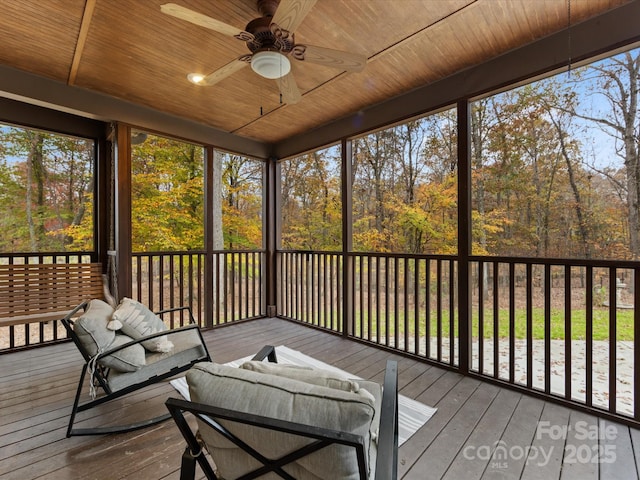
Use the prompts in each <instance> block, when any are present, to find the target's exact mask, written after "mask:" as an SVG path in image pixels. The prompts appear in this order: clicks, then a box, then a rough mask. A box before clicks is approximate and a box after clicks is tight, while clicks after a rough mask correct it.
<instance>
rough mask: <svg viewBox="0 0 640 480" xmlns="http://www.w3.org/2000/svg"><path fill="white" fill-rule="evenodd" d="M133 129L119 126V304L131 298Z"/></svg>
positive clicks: (117, 218) (117, 163) (117, 215)
mask: <svg viewBox="0 0 640 480" xmlns="http://www.w3.org/2000/svg"><path fill="white" fill-rule="evenodd" d="M130 141H131V128H130V127H129V126H127V125H121V124H119V125H118V126H117V141H116V146H115V149H116V193H115V195H116V199H115V200H116V202H115V205H116V212H115V213H116V215H115V222H116V235H115V240H116V265H117V271H118V275H117V278H118V296H119V298H118V300H120V299H121V298H123V297H131V281H132V278H131V276H132V272H133V270H132V267H131V261H132V255H131V253H132V251H131V143H130Z"/></svg>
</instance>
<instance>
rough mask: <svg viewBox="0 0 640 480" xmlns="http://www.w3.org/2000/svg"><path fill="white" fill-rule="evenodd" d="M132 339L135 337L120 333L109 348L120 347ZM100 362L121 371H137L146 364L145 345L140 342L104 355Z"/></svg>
mask: <svg viewBox="0 0 640 480" xmlns="http://www.w3.org/2000/svg"><path fill="white" fill-rule="evenodd" d="M131 341H133V338H131V337H128V336H126V335H122V334H120V333H118V334H116V335H115V338H114V340H113V342H112V343H111V345H109V348H108V349H109V350H110V349H112V348H116V347H119V346H120V345H124V344H125V343H128V342H131ZM98 363H100V364H101V365H104V366H105V367H109V368H113V369H114V370H117V371H119V372H135V371H136V370H138V369H139V368H140V367H142V366H144V365H145V357H144V347H143V346H142V345H140V344H139V343H137V344H134V345H131V346H129V347H127V348H123V349H122V350H118V351H117V352H115V353H112V354H111V355H108V356H106V357H102V358H101V359H100V360H99V361H98Z"/></svg>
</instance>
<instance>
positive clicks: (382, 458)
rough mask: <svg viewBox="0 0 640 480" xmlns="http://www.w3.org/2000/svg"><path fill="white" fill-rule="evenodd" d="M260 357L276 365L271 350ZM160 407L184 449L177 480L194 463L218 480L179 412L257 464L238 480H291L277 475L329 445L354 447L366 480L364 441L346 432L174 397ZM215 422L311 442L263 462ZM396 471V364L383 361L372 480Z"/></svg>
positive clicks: (391, 478)
mask: <svg viewBox="0 0 640 480" xmlns="http://www.w3.org/2000/svg"><path fill="white" fill-rule="evenodd" d="M265 358H267V359H268V360H269V361H271V362H276V353H275V349H274V347H273V346H265V347H263V349H262V350H261V351H260V352H259V353H258V354H257V355H256V356H255V357H254V358H253V360H264V359H265ZM166 405H167V408H168V409H169V412H170V414H171V416H172V417H173V419H174V421H175V423H176V425H177V426H178V428H179V430H180V432H181V433H182V436H183V437H184V439H185V441H186V442H187V447H186V449H185V451H184V453H183V455H182V464H181V471H180V479H181V480H192V479H193V478H195V471H196V462H197V463H198V464H199V465H200V468H201V469H202V471H203V472H204V474H205V475H206V477H207V478H208V479H210V480H217V479H218V477H217V476H216V475H215V472H214V471H213V468H212V467H211V464H210V463H209V462H208V460H207V458H206V457H205V455H204V452H203V450H202V448H203V447H202V445H201V444H200V442H199V441H198V438H197V435H196V433H194V431H193V430H192V429H191V426H190V425H189V423H188V422H187V420H186V418H185V416H184V412H190V413H191V414H193V415H194V416H195V417H197V418H198V419H200V420H201V421H203V422H205V423H206V424H207V425H208V426H210V427H211V428H213V429H215V430H216V431H217V432H218V433H219V434H221V435H223V436H224V437H225V438H226V439H228V440H229V441H231V442H233V443H234V444H236V445H237V446H238V447H239V448H241V449H242V450H244V451H245V452H246V453H248V454H249V455H251V456H252V457H253V458H255V459H256V460H258V461H259V462H260V463H261V464H262V466H261V467H259V468H257V469H255V470H253V471H252V472H249V473H247V474H246V475H244V476H242V477H241V479H242V480H248V479H252V478H258V477H260V476H262V475H265V474H266V473H269V472H273V473H275V474H277V475H278V476H280V477H282V478H284V479H288V480H295V479H294V478H293V477H292V476H291V475H289V474H288V473H287V472H286V471H284V470H283V467H284V466H285V465H287V464H288V463H291V462H293V461H295V460H297V459H299V458H302V457H304V456H306V455H309V454H311V453H313V452H315V451H317V450H320V449H322V448H324V447H326V446H329V445H333V444H339V445H346V446H349V447H353V448H355V450H356V457H357V459H358V468H359V470H360V478H361V480H366V479H367V478H368V477H367V467H366V465H365V453H364V452H365V449H366V448H367V445H366V444H365V438H364V437H363V436H360V435H355V434H352V433H349V432H341V431H336V430H329V429H325V428H318V427H313V426H309V425H303V424H299V423H293V422H288V421H282V420H277V419H274V418H268V417H263V416H258V415H251V414H247V413H242V412H237V411H234V410H228V409H223V408H217V407H212V406H210V405H203V404H200V403H194V402H189V401H186V400H181V399H176V398H170V399H168V400H167V402H166ZM219 420H227V421H232V422H237V423H243V424H247V425H252V426H255V427H261V428H269V429H272V430H277V431H280V432H284V433H289V434H292V435H298V436H301V437H307V438H312V439H314V440H315V441H314V442H312V443H310V444H308V445H306V446H305V447H303V448H300V449H299V450H296V451H294V452H290V453H288V454H287V455H285V456H283V457H282V458H278V459H268V458H265V457H264V456H263V455H261V454H260V453H259V452H258V451H256V450H255V449H253V448H252V447H250V446H249V445H247V444H246V443H245V442H243V441H242V440H240V439H239V438H237V437H236V436H234V435H233V433H231V432H230V431H229V430H228V429H227V428H225V427H224V426H222V425H221V424H220V423H219ZM397 466H398V365H397V362H395V361H392V360H389V361H388V362H387V365H386V371H385V377H384V383H383V391H382V406H381V412H380V426H379V433H378V455H377V460H376V469H375V477H376V480H395V479H396V478H397V471H398V468H397Z"/></svg>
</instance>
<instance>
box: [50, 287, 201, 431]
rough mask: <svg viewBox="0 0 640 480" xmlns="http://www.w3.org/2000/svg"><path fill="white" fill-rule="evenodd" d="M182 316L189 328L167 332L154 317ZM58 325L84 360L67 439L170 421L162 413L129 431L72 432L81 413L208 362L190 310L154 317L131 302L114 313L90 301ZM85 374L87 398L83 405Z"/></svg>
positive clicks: (88, 429) (73, 311)
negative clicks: (180, 314)
mask: <svg viewBox="0 0 640 480" xmlns="http://www.w3.org/2000/svg"><path fill="white" fill-rule="evenodd" d="M180 310H187V311H188V314H189V318H190V321H191V323H190V324H189V325H186V326H184V327H180V328H175V329H171V330H168V329H167V328H166V326H165V325H164V323H163V321H162V320H161V318H160V317H159V316H158V315H164V314H167V313H169V312H178V311H180ZM80 312H82V313H81V314H80ZM78 314H80V316H78ZM75 317H77V318H75ZM62 323H63V325H64V326H65V328H66V329H67V332H68V334H69V336H70V337H71V339H72V340H73V341H74V343H75V345H76V347H77V348H78V350H79V351H80V353H81V354H82V357H83V359H84V365H83V366H82V372H81V374H80V380H79V382H78V388H77V391H76V396H75V399H74V402H73V408H72V410H71V416H70V419H69V426H68V428H67V437H70V436H72V435H96V434H103V433H117V432H126V431H131V430H136V429H139V428H144V427H147V426H150V425H153V424H155V423H158V422H161V421H163V420H167V419H168V418H170V415H169V414H166V413H165V414H163V415H160V416H157V417H154V418H150V419H145V420H141V421H138V422H135V423H131V424H127V425H118V426H105V427H90V428H73V426H74V422H75V420H76V415H77V413H79V412H82V411H85V410H89V409H91V408H94V407H97V406H98V405H101V404H103V403H105V402H108V401H110V400H114V399H116V398H120V397H122V396H124V395H127V394H130V393H132V392H135V391H137V390H140V389H141V388H144V387H147V386H149V385H152V384H155V383H158V382H161V381H163V380H165V379H168V378H170V377H173V376H175V375H177V374H179V373H182V372H184V371H186V370H189V369H190V368H191V367H192V366H193V365H195V364H196V363H197V362H203V361H211V357H210V355H209V352H208V350H207V346H206V345H205V343H204V340H203V338H202V334H201V332H200V329H199V328H198V326H197V325H196V323H195V322H194V319H193V315H192V314H191V311H190V310H189V308H188V307H178V308H172V309H168V310H163V311H161V312H157V314H154V313H153V312H151V311H150V310H149V309H147V308H146V307H145V306H144V305H142V304H140V303H138V302H136V301H134V300H131V299H126V298H125V299H123V301H122V302H120V304H119V305H118V306H117V308H115V309H114V308H113V307H112V306H111V305H109V304H107V303H105V302H103V301H101V300H97V299H94V300H91V301H89V302H83V303H81V304H80V305H78V306H77V307H76V308H74V309H73V310H72V311H71V312H69V313H68V314H67V315H66V316H65V317H64V319H62ZM87 374H88V375H89V397H90V398H89V399H88V400H85V401H84V402H81V397H82V392H83V390H84V389H85V378H86V376H87ZM100 390H101V392H100V393H99V391H100Z"/></svg>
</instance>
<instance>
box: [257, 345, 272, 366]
mask: <svg viewBox="0 0 640 480" xmlns="http://www.w3.org/2000/svg"><path fill="white" fill-rule="evenodd" d="M265 358H266V359H268V360H269V361H270V362H271V363H278V359H277V358H276V347H274V346H273V345H265V346H264V347H262V348H261V349H260V351H259V352H258V353H256V354H255V355H254V356H253V358H252V359H251V360H253V361H256V362H262V361H264V359H265Z"/></svg>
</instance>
